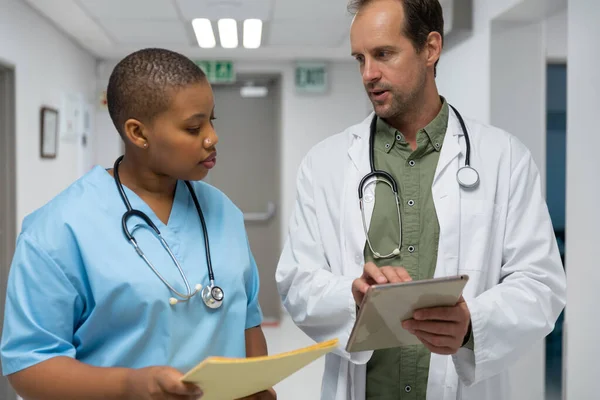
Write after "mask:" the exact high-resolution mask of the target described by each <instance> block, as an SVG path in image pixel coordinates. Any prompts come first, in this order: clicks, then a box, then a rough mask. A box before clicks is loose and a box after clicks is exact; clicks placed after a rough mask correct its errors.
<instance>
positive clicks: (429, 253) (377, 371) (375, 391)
mask: <svg viewBox="0 0 600 400" xmlns="http://www.w3.org/2000/svg"><path fill="white" fill-rule="evenodd" d="M442 101H443V104H442V108H441V110H440V112H439V114H438V115H437V117H436V118H435V119H434V120H433V121H431V123H430V124H429V125H427V126H426V127H425V128H423V129H421V130H420V131H419V132H418V133H417V148H416V149H415V150H414V151H413V150H412V149H411V147H410V145H409V144H408V143H407V142H406V140H405V139H404V136H403V135H402V133H401V132H399V131H398V130H396V129H394V128H393V127H391V126H390V125H388V124H387V123H386V122H385V121H383V120H382V119H378V121H377V133H376V136H375V147H374V150H375V167H376V168H377V169H380V170H384V171H386V172H388V173H390V174H391V175H392V176H393V177H394V179H396V182H398V192H399V196H400V214H401V216H402V246H401V248H400V255H399V256H397V257H395V258H392V259H374V257H373V254H372V252H371V250H370V248H369V246H368V245H365V252H364V253H365V260H366V261H367V262H368V261H371V262H374V263H375V264H377V265H378V266H379V267H382V266H385V265H390V266H398V267H400V266H401V267H404V268H405V269H406V270H407V272H408V273H409V274H410V276H411V277H412V278H413V280H420V279H430V278H432V277H433V275H434V272H435V265H436V262H437V253H438V242H439V236H440V228H439V223H438V218H437V214H436V211H435V206H434V203H433V196H432V193H431V186H432V184H433V178H434V174H435V170H436V168H437V164H438V160H439V156H440V150H441V149H442V144H443V142H444V136H445V135H446V129H447V126H448V117H449V110H448V104H447V103H446V101H445V100H444V99H443V98H442ZM398 229H399V227H398V218H397V211H396V206H395V202H394V196H393V193H392V191H391V190H390V187H389V186H387V185H386V184H385V183H378V184H377V186H376V189H375V207H374V210H373V216H372V218H371V223H370V226H369V239H370V241H371V244H372V246H373V249H374V251H376V252H378V253H380V254H389V253H391V252H392V251H393V249H395V248H396V246H397V245H398ZM430 356H431V353H430V352H429V350H428V349H427V348H426V347H425V346H423V345H418V346H407V347H402V348H395V349H384V350H377V351H375V352H374V354H373V357H372V358H371V360H370V361H369V363H368V364H367V393H366V398H367V399H377V400H388V399H389V400H392V399H393V400H398V399H402V400H421V399H422V400H425V398H426V392H427V380H428V375H429V361H430Z"/></svg>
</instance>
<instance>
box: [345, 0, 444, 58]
mask: <svg viewBox="0 0 600 400" xmlns="http://www.w3.org/2000/svg"><path fill="white" fill-rule="evenodd" d="M372 1H373V0H350V1H349V2H348V11H349V12H350V13H352V14H356V13H357V12H359V11H360V10H361V9H362V8H363V7H364V6H366V5H367V4H369V3H371V2H372ZM395 1H399V2H401V3H402V6H403V7H404V19H405V23H404V34H405V35H406V37H408V38H409V39H410V41H411V42H412V44H413V46H414V47H415V49H416V50H417V52H419V51H421V50H423V47H425V43H427V37H428V36H429V34H430V33H431V32H438V33H439V34H440V35H441V36H442V43H443V40H444V13H443V11H442V6H441V4H440V2H439V0H395ZM438 61H439V60H438ZM435 67H436V68H437V62H436V63H435Z"/></svg>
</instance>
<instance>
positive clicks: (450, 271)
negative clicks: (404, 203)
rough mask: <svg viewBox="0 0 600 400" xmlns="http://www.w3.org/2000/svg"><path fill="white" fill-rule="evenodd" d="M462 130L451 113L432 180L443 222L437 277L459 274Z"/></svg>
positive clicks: (436, 202) (440, 222)
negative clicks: (458, 178)
mask: <svg viewBox="0 0 600 400" xmlns="http://www.w3.org/2000/svg"><path fill="white" fill-rule="evenodd" d="M460 136H462V130H461V128H460V126H459V124H458V120H457V119H456V117H455V116H454V113H453V112H451V113H450V118H449V120H448V129H447V132H446V136H445V138H444V144H443V146H442V150H441V153H440V159H439V161H438V166H437V169H436V171H435V176H434V180H433V187H432V193H433V199H434V203H435V208H436V212H437V217H438V221H439V224H440V243H439V246H438V249H439V250H438V259H437V265H436V270H435V277H440V276H449V275H456V274H457V273H458V250H459V239H460V186H459V184H458V182H457V180H456V173H457V171H458V168H459V163H460V162H461V161H460V160H461V159H462V157H460V155H461V154H462V150H461V147H460V143H459V140H460Z"/></svg>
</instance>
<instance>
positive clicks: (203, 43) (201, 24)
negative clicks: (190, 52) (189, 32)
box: [192, 18, 217, 49]
mask: <svg viewBox="0 0 600 400" xmlns="http://www.w3.org/2000/svg"><path fill="white" fill-rule="evenodd" d="M192 27H193V28H194V33H195V34H196V40H197V41H198V45H199V46H200V47H202V48H203V49H212V48H213V47H215V46H216V45H217V42H216V40H215V33H214V32H213V28H212V24H211V23H210V20H209V19H206V18H196V19H194V20H193V21H192Z"/></svg>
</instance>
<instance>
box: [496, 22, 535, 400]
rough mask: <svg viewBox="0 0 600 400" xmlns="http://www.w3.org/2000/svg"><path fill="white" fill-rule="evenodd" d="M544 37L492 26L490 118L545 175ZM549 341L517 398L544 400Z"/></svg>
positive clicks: (508, 25) (521, 27)
mask: <svg viewBox="0 0 600 400" xmlns="http://www.w3.org/2000/svg"><path fill="white" fill-rule="evenodd" d="M545 39H546V34H545V29H544V22H543V21H541V22H536V23H531V22H500V21H495V22H493V23H492V32H491V74H490V78H491V93H490V94H491V110H490V112H491V115H490V116H491V120H490V122H491V123H492V125H495V126H497V127H500V128H502V129H504V130H506V131H508V132H511V133H512V134H514V135H515V136H516V137H518V138H519V139H520V140H521V141H522V142H523V143H524V144H525V146H527V147H528V148H529V149H530V151H531V153H532V156H533V159H534V161H535V162H536V164H537V165H538V168H539V169H540V173H541V175H542V179H541V181H542V190H544V187H545V181H546V179H545V170H546V168H545V162H546V107H545V105H546V73H545V71H546V44H545ZM544 350H545V341H544V340H543V339H542V340H540V341H539V342H538V343H537V344H536V345H535V346H532V348H531V349H529V351H528V352H527V354H525V355H524V356H523V357H522V358H521V359H520V360H519V362H518V363H517V365H516V366H515V367H514V368H512V370H511V379H512V386H511V387H512V394H511V397H510V398H511V399H513V400H536V399H537V400H542V399H544V398H545V396H544V392H545V384H544V383H545V368H544V365H545V352H544Z"/></svg>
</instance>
